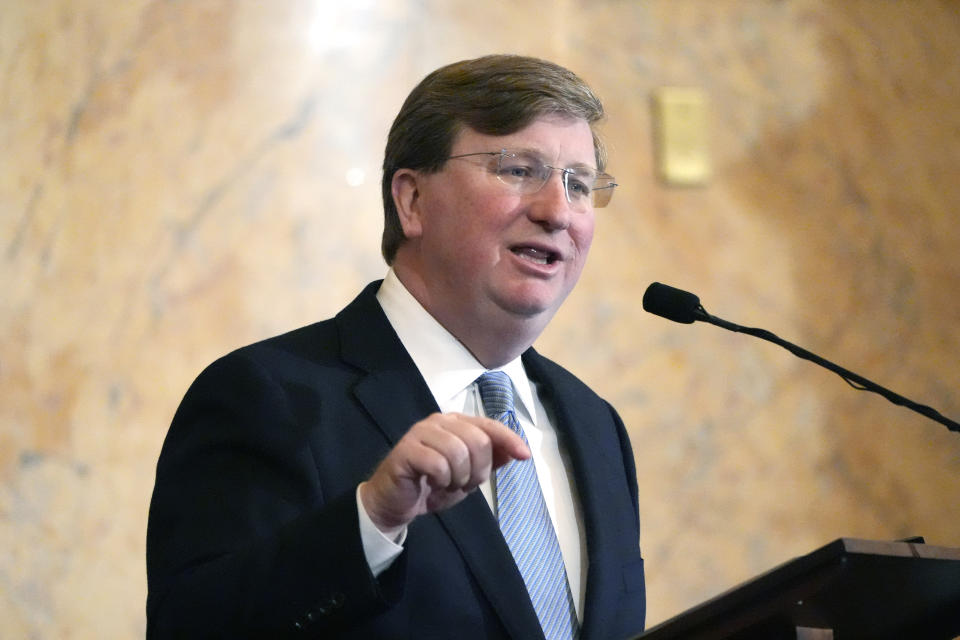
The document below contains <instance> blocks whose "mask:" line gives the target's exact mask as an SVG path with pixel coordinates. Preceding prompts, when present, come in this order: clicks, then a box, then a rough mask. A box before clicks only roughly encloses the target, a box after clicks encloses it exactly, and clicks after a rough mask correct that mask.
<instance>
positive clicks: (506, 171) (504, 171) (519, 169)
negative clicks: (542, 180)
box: [500, 165, 533, 178]
mask: <svg viewBox="0 0 960 640" xmlns="http://www.w3.org/2000/svg"><path fill="white" fill-rule="evenodd" d="M500 174H501V175H503V176H508V177H510V178H529V177H531V176H533V169H531V168H530V167H528V166H525V165H511V166H504V167H501V169H500Z"/></svg>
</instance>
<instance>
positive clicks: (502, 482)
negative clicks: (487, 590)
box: [477, 371, 580, 640]
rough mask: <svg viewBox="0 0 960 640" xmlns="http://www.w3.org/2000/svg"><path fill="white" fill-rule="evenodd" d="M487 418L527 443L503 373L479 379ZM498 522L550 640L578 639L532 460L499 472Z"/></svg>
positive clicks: (554, 537)
mask: <svg viewBox="0 0 960 640" xmlns="http://www.w3.org/2000/svg"><path fill="white" fill-rule="evenodd" d="M477 384H478V385H479V386H480V398H481V399H482V400H483V408H484V411H486V413H487V416H489V417H490V418H493V419H494V420H499V421H500V422H502V423H503V424H505V425H507V426H508V427H510V428H511V429H513V430H514V431H515V432H516V433H518V434H519V435H520V437H521V438H523V441H524V443H526V442H527V437H526V436H525V435H524V433H523V429H521V428H520V422H519V421H518V420H517V415H516V413H514V409H513V387H512V386H511V385H510V377H509V376H508V375H507V374H505V373H504V372H502V371H489V372H487V373H485V374H483V375H482V376H480V377H479V378H477ZM497 518H498V519H499V521H500V530H501V531H502V532H503V537H504V539H505V540H506V541H507V546H508V547H510V552H511V553H512V554H513V559H514V560H515V561H516V563H517V568H518V569H520V575H521V576H523V581H524V583H525V584H526V585H527V592H528V593H529V594H530V600H531V601H532V602H533V608H534V610H535V611H536V612H537V617H538V618H539V619H540V626H541V627H543V633H544V635H545V636H546V637H547V640H572V639H573V638H576V637H577V636H578V635H579V633H580V628H579V626H580V625H579V623H578V621H577V613H576V609H574V606H573V596H572V595H571V593H570V585H569V584H568V583H567V571H566V568H565V567H564V566H563V556H562V555H560V543H559V542H557V532H556V531H554V529H553V523H552V522H551V521H550V514H549V513H548V512H547V505H546V503H545V502H544V501H543V493H542V492H541V491H540V483H539V481H538V480H537V470H536V468H535V467H534V464H533V459H529V460H512V461H510V462H509V463H507V464H505V465H504V466H502V467H500V468H499V469H498V470H497Z"/></svg>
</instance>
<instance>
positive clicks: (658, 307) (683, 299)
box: [643, 282, 702, 324]
mask: <svg viewBox="0 0 960 640" xmlns="http://www.w3.org/2000/svg"><path fill="white" fill-rule="evenodd" d="M643 310H644V311H649V312H650V313H653V314H655V315H658V316H661V317H663V318H666V319H667V320H673V321H674V322H682V323H684V324H693V323H694V322H695V321H696V320H699V319H701V317H702V315H701V312H700V298H698V297H697V296H695V295H694V294H692V293H690V292H689V291H683V290H682V289H675V288H673V287H671V286H668V285H665V284H660V283H659V282H654V283H653V284H651V285H650V286H649V287H647V291H646V293H644V294H643Z"/></svg>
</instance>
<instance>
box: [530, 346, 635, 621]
mask: <svg viewBox="0 0 960 640" xmlns="http://www.w3.org/2000/svg"><path fill="white" fill-rule="evenodd" d="M523 362H524V366H525V368H526V370H527V374H528V376H529V377H530V378H531V379H532V380H534V381H535V382H537V383H538V384H539V387H538V394H540V397H541V400H542V401H543V402H544V405H545V406H548V407H551V408H552V409H553V413H554V419H555V420H556V425H555V427H556V430H557V435H558V438H559V439H560V442H561V445H562V446H563V447H564V448H565V449H566V450H567V453H568V454H569V458H570V462H571V464H572V465H573V469H572V473H573V479H574V483H575V486H576V489H577V496H578V498H579V502H580V509H581V513H582V514H583V520H584V528H585V534H586V548H587V558H588V568H587V577H586V598H585V600H584V607H583V624H582V626H581V635H580V638H581V640H589V639H591V638H607V637H610V634H611V624H612V622H613V621H612V620H611V619H610V615H608V613H607V612H608V611H610V610H611V607H615V606H616V599H617V598H618V597H619V592H618V591H617V590H616V587H617V586H618V585H619V582H618V581H619V580H621V578H620V577H619V576H620V574H621V571H622V570H621V568H620V566H619V565H617V564H616V563H614V562H612V558H611V554H609V553H604V550H605V549H612V548H615V536H614V535H613V532H612V531H611V530H610V529H611V528H610V526H609V523H610V518H609V517H607V516H605V514H604V508H605V507H606V508H609V506H610V505H615V504H617V503H618V502H617V500H616V496H615V495H614V494H613V493H612V490H611V488H612V487H616V486H617V482H618V480H617V478H615V477H610V473H611V472H610V470H611V469H616V468H618V464H616V463H617V461H616V460H611V459H610V455H609V453H607V452H605V450H604V448H603V446H602V444H601V443H602V442H604V438H601V437H599V435H598V434H597V433H596V432H595V430H594V429H592V428H591V426H592V425H594V424H596V423H597V421H598V415H597V413H596V406H595V405H591V404H587V403H586V402H578V401H577V400H576V399H577V398H583V397H584V395H583V394H584V391H583V389H582V387H581V386H580V383H579V381H577V380H576V379H575V378H573V377H572V376H571V375H570V374H568V373H567V372H565V371H563V370H562V369H560V368H559V367H557V366H556V365H555V364H553V363H551V362H549V361H548V360H546V359H545V358H543V357H542V356H540V355H539V354H538V353H537V352H536V351H534V350H533V349H529V350H528V351H527V352H526V353H525V354H524V358H523ZM600 418H601V419H602V420H603V421H604V423H606V422H609V419H603V416H600ZM611 586H613V588H611Z"/></svg>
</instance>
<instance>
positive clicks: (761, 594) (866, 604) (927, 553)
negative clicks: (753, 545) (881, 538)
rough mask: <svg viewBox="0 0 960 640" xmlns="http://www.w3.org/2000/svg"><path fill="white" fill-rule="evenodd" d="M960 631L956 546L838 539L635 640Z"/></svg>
mask: <svg viewBox="0 0 960 640" xmlns="http://www.w3.org/2000/svg"><path fill="white" fill-rule="evenodd" d="M958 526H960V523H958ZM957 637H960V549H952V548H946V547H935V546H928V545H925V544H917V543H911V542H877V541H872V540H857V539H852V538H841V539H839V540H835V541H834V542H831V543H830V544H828V545H826V546H824V547H822V548H820V549H817V550H816V551H814V552H812V553H810V554H807V555H805V556H801V557H799V558H796V559H795V560H792V561H790V562H787V563H785V564H782V565H780V566H779V567H776V568H774V569H772V570H771V571H768V572H767V573H764V574H761V575H759V576H757V577H756V578H753V579H752V580H749V581H747V582H745V583H743V584H741V585H739V586H738V587H736V588H734V589H731V590H730V591H727V592H725V593H723V594H720V595H719V596H717V597H716V598H713V599H711V600H708V601H706V602H704V603H702V604H700V605H697V606H695V607H693V608H692V609H689V610H687V611H686V612H684V613H682V614H680V615H679V616H677V617H675V618H672V619H670V620H667V621H666V622H664V623H662V624H659V625H657V626H655V627H653V628H651V629H649V630H647V632H646V633H644V634H642V635H640V636H639V637H638V639H637V640H639V639H641V638H642V639H643V640H674V639H677V640H679V639H681V638H682V639H683V640H780V639H784V640H785V639H788V638H789V639H790V640H826V639H831V638H832V639H835V640H860V639H863V640H867V639H869V640H884V639H890V640H893V639H897V640H952V639H954V638H957Z"/></svg>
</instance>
